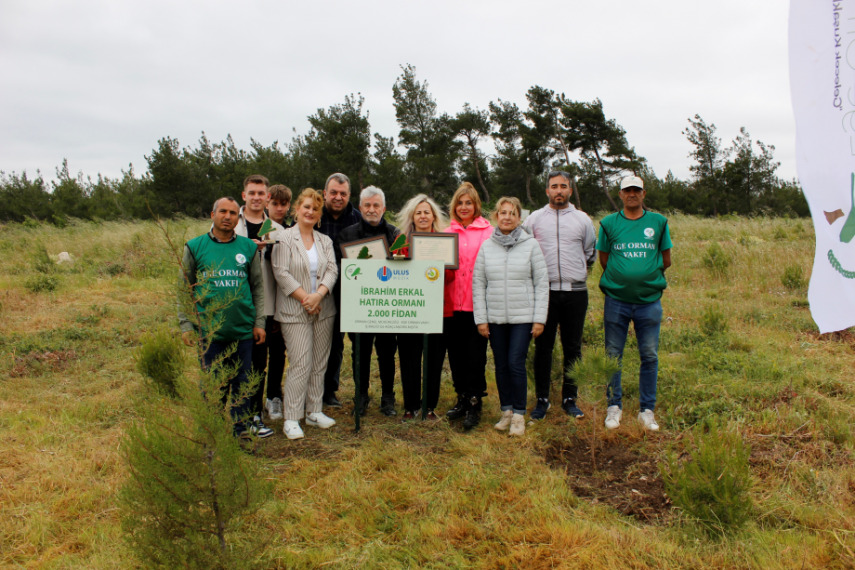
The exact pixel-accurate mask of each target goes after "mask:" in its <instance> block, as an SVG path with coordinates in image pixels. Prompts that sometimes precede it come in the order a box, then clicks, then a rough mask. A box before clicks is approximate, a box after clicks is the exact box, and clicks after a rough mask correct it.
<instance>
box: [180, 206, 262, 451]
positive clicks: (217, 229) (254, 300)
mask: <svg viewBox="0 0 855 570" xmlns="http://www.w3.org/2000/svg"><path fill="white" fill-rule="evenodd" d="M239 219H240V214H239V206H238V203H237V201H236V200H235V199H234V198H231V197H224V198H220V199H219V200H217V201H216V202H214V207H213V210H212V211H211V220H212V224H211V230H210V231H209V232H208V233H207V234H203V235H200V236H198V237H196V238H193V239H191V240H190V241H188V242H187V244H186V245H185V246H184V256H183V258H182V269H183V271H182V276H181V277H182V283H183V284H185V286H187V287H190V289H191V292H192V295H193V299H194V301H195V304H194V307H193V309H194V312H195V314H196V318H195V319H192V320H191V319H190V318H189V317H188V316H187V314H186V313H185V312H184V311H183V310H182V309H183V308H184V303H182V299H181V298H180V297H179V300H178V322H179V325H180V327H181V336H182V338H183V340H184V344H186V345H188V346H194V345H195V344H196V338H195V336H196V333H198V336H199V337H200V339H201V341H202V343H203V346H204V343H207V346H205V352H204V354H203V355H202V359H201V360H202V367H203V368H205V369H206V370H207V369H208V368H210V367H211V365H212V364H213V363H214V361H216V360H217V358H219V357H222V356H225V359H224V366H237V374H236V375H235V376H234V377H233V378H230V379H229V381H228V383H227V385H226V387H225V391H224V394H223V401H224V402H225V400H226V399H227V397H228V394H229V392H231V395H232V397H233V398H236V397H237V395H238V394H239V393H240V392H241V388H242V386H243V384H244V383H245V382H246V381H247V375H248V373H249V371H250V368H251V366H252V346H253V342H255V343H256V344H261V343H263V342H264V340H265V336H266V332H265V329H264V326H265V320H266V317H265V314H264V313H265V311H264V284H263V279H262V272H261V261H260V258H259V256H257V255H256V251H257V249H258V247H257V245H256V244H255V242H254V241H252V240H251V239H249V238H245V237H243V236H239V235H236V234H235V227H236V225H237V223H238V220H239ZM194 321H195V322H194ZM230 350H231V352H230V353H229V351H230ZM227 353H229V354H227ZM249 406H250V402H249V400H248V399H246V398H245V399H244V400H242V401H233V402H232V407H231V410H230V413H231V415H232V417H233V418H234V419H235V435H236V436H243V435H245V434H246V428H247V427H248V428H249V432H250V433H252V434H253V435H257V436H258V437H267V436H270V435H272V434H273V430H271V429H270V428H268V427H266V426H264V425H263V424H261V423H260V419H259V418H258V416H256V417H255V418H254V419H253V420H250V421H249V423H248V426H247V425H244V423H243V421H242V420H243V419H244V418H245V417H246V416H248V415H250V407H249Z"/></svg>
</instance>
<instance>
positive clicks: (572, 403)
mask: <svg viewBox="0 0 855 570" xmlns="http://www.w3.org/2000/svg"><path fill="white" fill-rule="evenodd" d="M561 407H562V408H564V413H566V414H567V415H568V416H572V417H574V418H576V419H577V420H578V419H581V418H584V417H585V412H583V411H582V410H580V409H579V407H578V406H577V405H576V400H574V399H573V398H564V402H563V403H562V404H561Z"/></svg>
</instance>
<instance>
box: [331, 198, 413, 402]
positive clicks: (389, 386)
mask: <svg viewBox="0 0 855 570" xmlns="http://www.w3.org/2000/svg"><path fill="white" fill-rule="evenodd" d="M359 211H360V212H361V213H362V221H360V222H359V223H357V224H354V225H352V226H349V227H347V228H344V229H343V230H341V232H340V233H339V234H338V239H337V241H336V250H340V249H341V247H340V246H341V245H342V244H346V243H349V242H352V241H356V240H359V239H364V238H368V237H374V236H385V237H386V242H387V245H392V243H393V242H394V241H395V238H396V237H398V234H400V233H401V231H400V230H399V229H398V228H396V227H395V226H393V225H392V224H389V223H386V220H384V219H383V214H384V213H385V212H386V195H385V194H383V191H382V190H381V189H379V188H377V187H375V186H369V187H367V188H365V189H364V190H363V191H362V192H361V193H360V194H359ZM360 335H361V336H360V350H359V358H360V362H359V380H360V392H361V393H362V398H361V400H362V403H361V408H360V409H359V413H360V415H365V412H366V411H367V410H368V402H369V397H368V378H369V375H370V373H371V347H372V345H373V346H374V347H376V348H377V366H378V367H379V369H380V383H381V386H382V396H381V397H380V411H381V412H382V413H383V414H385V415H387V416H394V415H395V414H397V412H396V411H395V352H396V350H397V348H398V342H397V335H395V334H394V333H360ZM351 357H352V358H353V369H354V370H356V358H355V354H353V352H351Z"/></svg>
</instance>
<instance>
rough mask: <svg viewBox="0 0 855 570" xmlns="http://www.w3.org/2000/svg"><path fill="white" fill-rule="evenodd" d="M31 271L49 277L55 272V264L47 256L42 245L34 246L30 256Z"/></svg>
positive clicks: (45, 249)
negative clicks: (33, 270)
mask: <svg viewBox="0 0 855 570" xmlns="http://www.w3.org/2000/svg"><path fill="white" fill-rule="evenodd" d="M32 262H33V269H35V270H36V271H37V272H38V273H43V274H45V275H49V274H51V273H53V272H54V271H56V264H55V263H54V262H53V260H51V258H50V256H49V255H48V252H47V248H45V246H44V245H42V244H40V243H39V244H36V246H35V248H34V250H33V254H32Z"/></svg>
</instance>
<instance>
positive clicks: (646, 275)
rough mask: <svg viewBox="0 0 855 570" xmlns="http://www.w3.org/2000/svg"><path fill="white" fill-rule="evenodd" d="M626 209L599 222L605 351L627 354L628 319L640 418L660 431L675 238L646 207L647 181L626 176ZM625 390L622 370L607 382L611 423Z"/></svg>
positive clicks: (611, 425) (647, 426)
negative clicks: (665, 295) (665, 298)
mask: <svg viewBox="0 0 855 570" xmlns="http://www.w3.org/2000/svg"><path fill="white" fill-rule="evenodd" d="M619 196H620V199H621V201H622V202H623V211H621V212H617V213H615V214H610V215H608V216H606V217H605V218H603V220H602V221H601V222H600V235H599V238H598V240H597V251H599V254H600V265H602V266H603V276H602V277H601V278H600V289H601V290H602V291H603V293H605V296H606V298H605V304H604V307H603V326H604V328H605V337H606V352H608V354H609V355H610V356H614V357H616V358H617V359H618V360H620V359H621V357H622V356H623V349H624V346H625V345H626V335H627V331H628V330H629V323H630V321H632V323H633V327H634V328H635V338H636V340H637V341H638V352H639V355H640V356H641V369H640V371H639V374H638V391H639V414H638V421H640V422H641V424H642V425H643V426H644V428H645V429H648V430H651V431H656V430H658V429H659V424H657V423H656V419H655V417H654V415H653V409H654V408H655V406H656V380H657V376H658V373H659V357H658V352H659V326H660V324H661V322H662V304H661V302H660V299H661V297H662V291H663V290H664V289H665V287H667V283H666V281H665V270H666V269H668V267H670V266H671V236H670V234H669V232H668V219H667V218H666V217H665V216H663V215H661V214H657V213H655V212H649V211H647V210H645V209H644V196H645V192H644V181H643V180H641V178H639V177H637V176H627V177H625V178H624V179H623V180H621V183H620V194H619ZM622 396H623V389H622V387H621V373H620V370H618V371H617V372H616V373H615V374H614V376H612V378H611V381H610V382H609V386H608V400H609V401H608V406H609V407H608V410H606V427H607V428H609V429H615V428H617V427H619V426H620V420H621V416H622V414H623V412H622Z"/></svg>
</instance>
